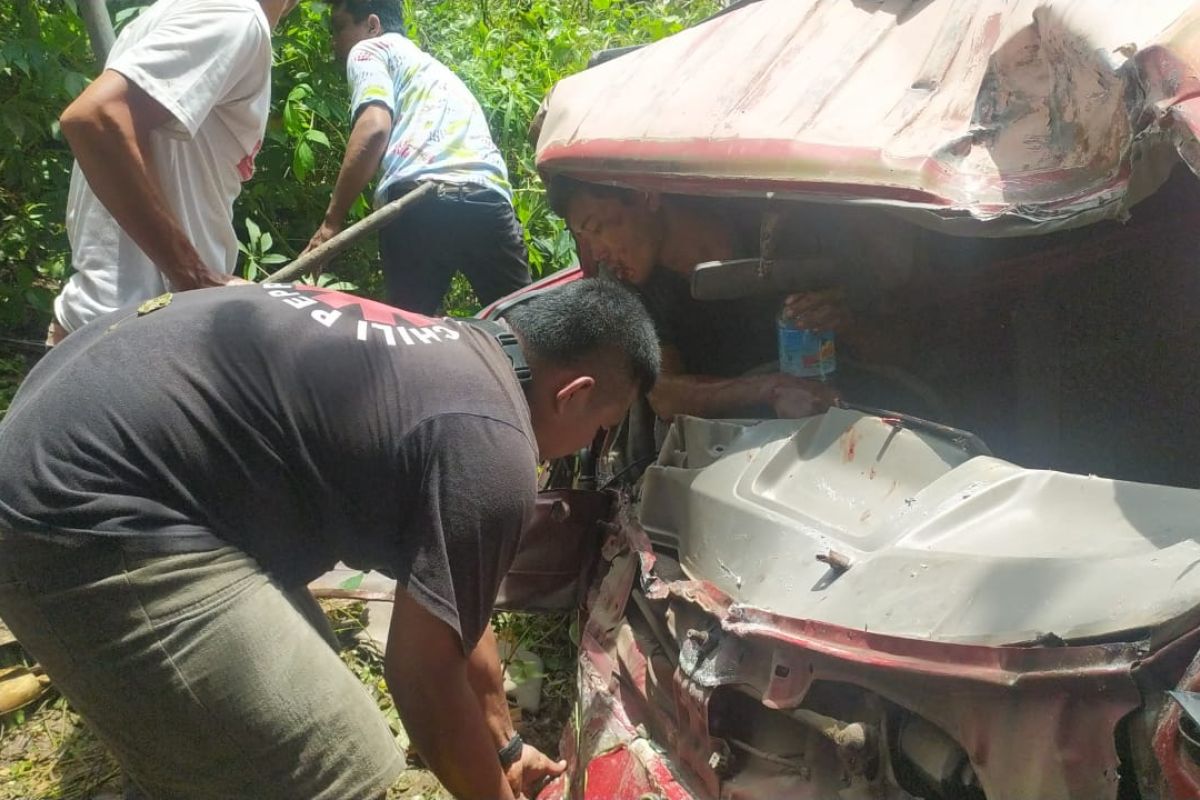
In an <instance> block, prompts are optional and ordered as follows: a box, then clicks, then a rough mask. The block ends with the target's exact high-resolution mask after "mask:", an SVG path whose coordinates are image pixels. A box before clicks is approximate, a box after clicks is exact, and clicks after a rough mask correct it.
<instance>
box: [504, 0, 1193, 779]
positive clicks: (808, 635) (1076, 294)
mask: <svg viewBox="0 0 1200 800" xmlns="http://www.w3.org/2000/svg"><path fill="white" fill-rule="evenodd" d="M544 111H545V114H544V118H543V120H542V121H541V128H540V136H539V140H538V165H539V168H540V169H541V170H542V171H543V173H544V174H545V175H546V176H547V177H552V176H555V175H567V176H570V177H573V178H576V179H579V180H583V181H590V182H595V183H602V184H608V185H614V186H624V187H630V188H634V189H641V190H652V191H655V192H661V193H667V194H672V193H673V194H678V195H687V196H690V197H694V198H709V199H711V201H712V202H713V203H717V204H722V205H723V207H726V208H729V209H731V210H732V209H736V208H739V207H742V206H745V207H752V208H754V209H756V210H758V211H761V212H762V219H763V226H764V232H769V231H768V228H769V227H770V226H771V225H774V224H778V223H776V222H772V221H771V220H777V219H779V218H780V217H779V215H778V214H774V213H768V212H773V211H783V212H785V213H784V215H783V217H784V218H785V219H786V218H787V216H788V214H797V213H798V214H800V215H803V214H804V213H805V210H806V209H817V208H819V209H821V211H822V213H824V214H831V215H834V216H837V215H839V214H844V215H846V218H847V219H860V218H861V219H864V220H867V222H865V223H863V228H862V236H863V237H868V238H869V237H870V236H872V235H874V234H873V233H872V232H873V231H877V230H879V229H878V228H876V227H875V226H873V225H872V224H871V223H870V220H871V219H873V218H879V219H887V220H888V221H889V222H888V228H887V229H888V230H894V229H895V226H897V225H899V226H901V227H902V228H903V229H904V230H905V231H907V233H906V234H905V235H904V237H903V239H902V241H903V245H900V244H895V242H896V241H898V240H896V239H893V240H891V241H892V242H893V244H894V246H893V247H891V249H890V251H894V250H896V249H897V248H900V247H901V246H902V247H903V249H904V251H905V253H906V256H905V257H906V258H909V259H911V260H913V261H914V263H917V264H918V265H919V266H920V267H921V268H922V270H923V271H924V272H925V273H926V274H930V275H933V276H934V279H935V280H934V281H933V282H932V283H931V285H930V287H929V288H928V289H927V290H926V291H923V292H922V294H923V298H924V299H923V304H922V306H921V307H920V308H919V309H918V310H917V311H916V313H917V314H918V315H919V316H921V317H922V318H925V319H929V320H936V324H934V325H929V326H926V328H927V330H926V331H925V332H924V334H923V335H922V338H920V339H919V341H917V342H916V351H917V353H918V354H919V357H918V358H917V359H916V360H915V366H912V367H910V368H908V369H907V374H906V375H905V380H904V381H903V382H904V383H905V384H906V385H909V386H911V385H914V384H919V385H920V386H921V387H922V389H923V391H924V393H925V394H927V395H929V396H931V397H933V398H934V399H935V400H936V401H937V402H936V404H937V406H938V407H939V408H941V409H943V411H942V412H940V413H942V414H944V418H942V417H939V418H934V419H925V418H921V417H919V416H917V415H914V414H912V413H909V409H907V408H905V407H894V408H892V407H891V406H890V405H885V406H884V407H885V408H888V409H889V410H879V409H876V408H863V407H856V405H855V398H854V397H852V396H848V397H846V398H845V399H846V401H847V404H846V406H845V407H842V408H834V409H831V410H830V411H828V412H827V413H825V414H821V415H817V416H812V417H808V418H805V419H798V420H787V419H765V418H764V419H739V420H715V419H700V418H694V417H677V418H676V419H674V420H673V422H672V423H671V424H670V425H669V427H668V426H666V425H663V424H661V423H659V424H657V425H656V424H655V422H654V420H653V418H652V415H648V414H647V412H646V410H645V409H642V410H641V411H640V412H635V413H633V414H631V416H630V419H629V420H628V421H627V423H626V425H625V430H623V431H619V432H614V433H613V434H612V435H610V436H608V437H607V438H606V439H605V440H604V441H603V442H602V443H598V446H597V447H596V448H594V449H593V450H592V451H591V452H589V453H586V454H582V455H581V456H580V457H579V458H578V459H576V460H574V461H573V462H572V463H570V464H566V465H555V468H554V469H553V470H551V473H550V481H551V482H552V483H553V484H554V487H557V488H553V487H552V488H551V489H550V490H549V491H548V492H547V493H546V495H545V497H544V504H545V508H544V511H545V513H544V515H543V517H542V524H540V525H539V526H538V527H536V528H535V529H534V530H533V531H531V532H530V534H529V535H528V536H527V538H526V541H525V543H524V545H523V551H522V553H521V555H520V556H518V563H517V564H516V565H515V566H514V570H513V572H512V574H510V576H509V578H508V580H507V582H506V585H505V588H504V591H503V592H502V597H501V601H502V603H503V604H505V605H507V606H508V607H514V608H547V609H549V608H558V609H562V608H571V607H579V608H581V609H582V612H581V613H582V620H583V624H582V626H581V631H582V633H581V647H580V657H579V700H578V707H577V713H576V716H575V718H574V719H573V720H572V722H571V723H570V724H569V725H568V728H567V730H566V731H565V732H564V735H563V739H562V746H563V752H564V755H565V756H566V757H568V758H569V759H570V762H571V768H570V770H569V774H568V776H567V777H565V778H563V779H560V780H559V781H557V782H556V783H554V784H552V785H550V786H549V787H547V788H546V790H545V791H544V792H543V793H542V794H541V795H540V797H543V798H546V797H549V798H553V797H574V798H647V797H656V798H671V799H672V800H675V799H678V800H682V799H683V798H777V797H778V798H783V797H788V798H814V799H819V800H825V799H827V798H843V799H844V800H850V799H851V798H937V799H939V800H940V799H942V798H947V799H948V798H987V799H988V800H1034V799H1044V800H1067V799H1068V798H1070V799H1072V800H1105V799H1115V798H1122V799H1123V800H1133V798H1141V799H1142V800H1152V798H1163V799H1165V798H1193V797H1200V726H1198V725H1197V721H1198V719H1200V717H1198V716H1197V710H1198V708H1200V703H1196V702H1194V701H1195V700H1196V699H1200V696H1198V695H1193V694H1192V692H1200V656H1198V654H1200V425H1198V424H1197V422H1196V420H1195V408H1196V405H1197V399H1198V398H1200V360H1198V359H1197V358H1196V353H1197V352H1200V351H1198V349H1197V347H1198V345H1200V315H1198V314H1197V313H1196V311H1195V309H1196V308H1197V307H1200V270H1198V269H1197V266H1198V259H1200V257H1198V254H1200V185H1198V184H1197V182H1196V178H1195V175H1194V174H1193V170H1197V169H1200V144H1198V139H1197V137H1198V134H1200V10H1198V9H1197V7H1196V6H1195V4H1194V3H1191V2H1182V1H1181V0H1180V1H1175V0H1154V1H1153V2H1138V3H1129V2H1117V1H1116V0H1088V2H1082V0H1076V1H1075V2H1070V1H1064V0H1041V2H1032V1H1030V2H1026V1H1025V0H1016V1H1015V2H1001V1H1000V0H982V1H981V2H974V1H973V2H962V1H960V0H853V2H851V1H849V0H847V1H846V2H841V1H839V2H828V1H827V0H760V1H759V2H743V3H737V4H735V7H733V8H731V9H729V10H728V11H727V12H726V13H722V14H720V15H718V16H717V17H715V18H714V19H711V20H709V21H708V22H706V23H703V24H701V25H699V26H697V27H695V28H693V29H690V30H687V31H684V32H682V33H680V34H678V35H676V36H673V37H671V38H669V39H666V40H663V41H661V42H658V43H656V44H654V45H651V46H647V47H645V48H642V49H637V50H634V51H633V52H628V53H623V54H621V55H620V56H619V57H617V58H613V59H611V60H608V61H605V62H604V63H602V64H600V65H598V66H595V67H593V68H590V69H588V70H586V71H584V72H582V73H580V74H578V75H575V76H572V77H570V78H568V79H566V80H564V81H563V82H561V83H560V84H559V85H558V86H556V87H555V88H554V90H553V92H552V93H551V95H550V96H549V98H548V101H547V103H546V106H545V109H544ZM872 215H875V217H873V216H872ZM855 224H858V223H855ZM886 249H887V248H885V250H886ZM890 251H889V252H890ZM585 266H588V267H589V268H590V267H591V265H587V264H585ZM778 267H779V265H778V264H776V263H775V262H774V261H773V259H772V258H771V254H770V253H769V252H766V250H765V249H764V253H763V255H762V256H761V257H760V258H759V263H758V264H757V269H756V270H755V271H754V273H753V274H754V275H755V276H757V277H756V278H755V279H754V280H758V279H762V278H763V277H764V276H766V277H770V276H771V275H772V272H773V270H777V269H778ZM851 268H852V267H851V266H850V265H847V267H846V269H851ZM731 274H734V273H731ZM736 274H742V273H736ZM579 275H580V273H579V271H578V270H575V271H572V272H568V273H562V274H558V275H555V276H552V277H551V278H549V279H548V280H547V281H543V282H542V283H541V284H539V285H537V286H535V287H532V289H531V291H552V290H553V286H554V285H556V284H558V283H561V282H563V281H567V280H573V279H576V278H578V277H579ZM793 277H794V276H793ZM739 280H742V279H741V278H739ZM746 280H750V279H746ZM751 282H753V281H751ZM776 283H778V282H776ZM785 288H786V287H785ZM523 296H524V295H517V296H514V297H511V298H508V299H506V300H504V301H501V302H500V303H498V304H497V305H496V306H495V307H493V308H492V309H489V310H488V311H487V312H486V313H487V314H489V315H492V316H496V315H502V314H503V312H504V309H505V308H507V307H510V306H511V305H512V304H513V303H519V302H521V300H522V297H523ZM655 427H657V428H658V432H657V437H656V441H655V442H654V445H655V447H656V449H652V450H651V453H652V456H651V457H652V459H653V463H649V464H647V458H646V456H645V454H644V449H643V451H642V452H638V451H637V450H636V448H632V447H631V445H630V444H629V443H630V442H631V441H633V440H635V439H637V438H639V437H640V438H643V439H644V438H645V436H644V435H643V434H645V433H646V431H647V430H652V429H653V428H655ZM634 429H640V432H639V431H635V430H634ZM968 431H969V432H968ZM634 433H638V436H634V435H633V434H634ZM652 438H655V437H652Z"/></svg>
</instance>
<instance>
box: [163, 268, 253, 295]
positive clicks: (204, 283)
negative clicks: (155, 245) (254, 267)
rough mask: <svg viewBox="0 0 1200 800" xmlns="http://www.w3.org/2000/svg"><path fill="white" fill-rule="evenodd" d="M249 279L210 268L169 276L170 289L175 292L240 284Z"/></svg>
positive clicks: (246, 282) (245, 282)
mask: <svg viewBox="0 0 1200 800" xmlns="http://www.w3.org/2000/svg"><path fill="white" fill-rule="evenodd" d="M248 283H250V281H248V280H245V279H243V278H239V277H237V276H236V275H226V274H225V273H223V272H214V271H213V270H211V269H203V270H197V271H193V272H188V273H180V274H178V275H176V276H174V277H172V278H171V289H172V290H173V291H176V292H186V291H188V290H190V289H210V288H212V287H214V286H241V285H245V284H248Z"/></svg>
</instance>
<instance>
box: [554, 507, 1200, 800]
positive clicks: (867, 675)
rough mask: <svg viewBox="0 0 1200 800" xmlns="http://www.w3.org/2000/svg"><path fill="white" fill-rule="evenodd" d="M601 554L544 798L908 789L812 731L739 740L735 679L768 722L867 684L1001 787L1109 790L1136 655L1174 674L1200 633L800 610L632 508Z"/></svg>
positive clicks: (1100, 795)
mask: <svg viewBox="0 0 1200 800" xmlns="http://www.w3.org/2000/svg"><path fill="white" fill-rule="evenodd" d="M604 557H605V559H606V566H605V568H604V570H605V571H604V572H603V573H602V577H601V579H600V581H599V582H598V583H597V584H596V587H595V591H594V592H593V594H592V596H591V599H590V601H589V608H590V609H591V612H592V613H591V615H590V617H589V619H588V621H587V624H586V626H585V630H584V635H583V646H582V653H581V658H580V675H581V680H580V705H579V717H578V720H577V723H576V724H574V725H572V726H570V727H569V728H568V730H567V731H566V732H565V733H564V737H563V753H564V756H566V757H567V758H568V759H569V760H570V763H571V769H570V772H569V774H570V776H571V777H570V778H564V779H560V780H559V781H557V782H556V783H555V784H553V785H552V786H551V787H550V788H549V790H548V792H547V793H546V794H545V795H544V796H546V797H551V798H559V797H565V796H570V797H582V798H602V797H603V798H608V797H636V796H643V795H644V794H646V793H650V794H653V795H657V796H660V797H671V798H680V799H681V800H686V799H688V798H693V797H695V798H716V797H729V798H734V797H737V798H750V797H781V796H788V797H798V798H814V800H815V798H827V797H834V796H837V797H841V798H867V797H871V798H891V799H892V800H907V798H910V797H911V795H909V794H908V793H907V792H905V791H904V790H903V789H902V788H900V787H899V786H898V785H896V784H895V782H894V779H893V778H892V777H891V775H890V772H891V771H890V770H888V769H881V768H876V767H864V766H863V765H862V764H861V763H860V764H858V765H857V766H856V765H855V764H854V763H853V762H851V761H845V760H843V761H842V762H841V763H836V762H835V763H830V758H831V756H829V753H830V752H832V751H831V750H830V747H829V746H826V747H825V748H824V750H823V751H822V749H821V748H819V747H816V746H815V745H814V743H816V742H819V741H820V737H819V736H818V735H817V734H810V735H809V737H808V742H807V743H805V742H802V741H797V740H793V741H791V742H790V747H789V746H788V745H789V742H788V740H787V739H785V738H779V737H776V738H775V739H774V740H773V741H772V740H770V739H763V740H756V741H754V742H750V741H746V740H739V739H738V738H736V736H735V735H733V734H731V732H730V726H729V721H728V717H729V716H730V715H729V714H727V713H726V711H725V710H722V709H721V708H718V707H717V705H718V703H717V696H718V694H719V693H721V692H727V693H728V692H730V691H734V692H738V693H741V694H742V695H744V696H746V697H749V698H751V703H752V705H754V706H759V705H761V708H762V714H763V715H764V716H763V719H764V720H765V719H766V718H767V715H770V714H771V713H775V712H772V711H771V710H772V709H776V710H778V713H779V714H783V715H785V716H787V717H788V718H790V719H795V718H797V717H802V716H805V715H807V716H808V717H813V718H816V719H818V720H820V719H824V717H823V716H822V715H821V714H813V713H811V712H804V711H797V709H803V708H804V706H805V705H806V704H807V703H809V698H810V695H812V694H813V693H814V692H817V691H818V687H822V686H823V687H825V688H826V692H828V688H829V687H840V688H838V689H837V691H838V692H839V694H838V695H837V697H838V698H839V699H840V702H842V703H843V706H842V707H843V709H845V708H850V707H852V706H853V705H854V703H855V700H854V699H853V698H854V697H855V696H856V695H869V696H873V697H876V698H881V699H882V700H884V701H886V702H887V703H888V704H889V705H888V706H887V708H889V709H892V711H889V712H888V713H893V714H894V713H896V712H895V710H894V709H896V708H900V709H904V710H905V712H903V713H911V714H914V715H917V717H919V718H920V719H922V720H927V721H928V724H931V725H934V726H936V728H937V730H939V731H942V732H944V734H945V735H946V736H948V737H950V738H951V739H952V740H953V741H954V742H957V743H958V744H959V745H961V747H962V748H963V753H964V754H965V755H966V756H968V757H969V765H970V769H969V779H970V780H971V781H972V782H974V785H977V786H978V787H979V788H980V789H981V790H982V791H984V792H986V795H987V796H988V797H992V798H1027V797H1038V798H1043V799H1044V800H1084V799H1085V798H1086V800H1103V799H1105V798H1108V799H1110V800H1111V799H1112V798H1115V797H1116V796H1117V788H1118V777H1119V765H1120V761H1119V758H1118V755H1117V751H1116V744H1115V742H1116V731H1117V728H1118V725H1119V724H1120V723H1121V721H1122V720H1123V719H1125V718H1126V717H1128V716H1129V715H1130V714H1131V713H1132V712H1133V711H1134V710H1135V709H1137V708H1138V707H1139V706H1140V705H1141V704H1142V702H1143V700H1142V697H1141V696H1140V694H1139V690H1138V685H1139V681H1138V679H1137V678H1136V674H1137V671H1138V669H1139V665H1140V664H1145V665H1151V666H1154V667H1156V668H1157V667H1162V666H1163V665H1164V664H1166V662H1170V663H1171V666H1170V667H1169V668H1168V669H1166V670H1165V671H1166V672H1168V673H1170V672H1174V674H1176V675H1178V674H1179V673H1180V672H1181V671H1182V666H1180V664H1186V663H1187V662H1188V661H1190V660H1191V658H1192V656H1193V655H1194V653H1195V650H1196V646H1197V643H1198V641H1200V639H1198V636H1197V634H1196V633H1195V632H1192V633H1189V634H1187V635H1185V636H1182V637H1180V638H1179V639H1177V640H1175V641H1174V642H1172V643H1171V644H1169V645H1167V646H1165V647H1163V648H1161V649H1159V650H1158V651H1157V652H1153V653H1151V652H1150V651H1149V650H1148V649H1147V647H1146V645H1145V643H1128V644H1109V645H1102V644H1092V645H1081V646H1073V647H1018V648H1014V647H987V646H979V645H963V644H946V643H941V642H933V641H921V640H915V639H904V638H898V637H893V636H887V635H881V634H876V633H873V632H868V631H862V630H854V629H850V628H844V627H840V626H836V625H829V624H826V623H823V622H816V621H812V620H800V619H793V618H788V617H784V616H780V615H777V614H772V613H770V612H767V611H765V610H763V609H758V608H753V607H750V606H746V605H742V604H739V603H737V602H735V601H734V600H733V599H732V598H731V597H730V596H729V595H728V594H726V593H724V592H722V591H721V590H720V589H718V588H716V587H715V586H714V585H712V584H711V583H708V582H706V581H702V580H689V579H687V578H686V577H685V578H678V577H669V576H671V575H677V574H678V573H677V567H674V566H671V565H667V564H665V561H669V559H667V557H666V556H662V555H657V556H656V554H655V553H654V552H653V550H652V548H651V544H650V539H649V538H648V536H647V535H646V533H645V532H644V531H643V530H642V529H641V528H640V526H639V525H638V523H637V522H636V520H635V519H634V518H633V517H632V515H630V514H625V515H624V517H623V519H622V524H621V526H620V530H619V531H618V532H617V533H616V534H614V535H613V537H612V538H611V539H610V540H609V542H608V543H607V544H606V546H605V548H604ZM660 562H664V563H660ZM631 590H632V593H631ZM648 604H654V609H655V610H652V611H647V608H648ZM659 612H661V614H660V613H659ZM635 619H641V620H642V622H641V623H640V624H639V623H636V622H635ZM647 625H649V627H650V628H652V629H654V631H655V632H654V633H653V634H651V633H647V630H648V629H647V627H646V626H647ZM668 651H673V652H668ZM672 659H674V660H673V661H672ZM829 698H830V695H829V694H828V693H827V694H826V695H825V701H824V703H825V705H826V706H828V705H829V702H830V701H829ZM762 727H764V728H765V727H767V726H762ZM850 727H851V726H843V732H844V730H845V729H848V728H850ZM885 730H886V725H880V726H876V728H875V731H876V732H875V735H876V736H878V735H882V734H881V733H880V731H885ZM743 735H744V736H746V737H747V738H750V737H752V736H753V735H755V734H754V732H753V731H752V732H751V733H748V734H743ZM826 735H828V732H826ZM832 738H837V737H832ZM843 744H845V743H843ZM882 752H884V753H886V752H887V748H886V747H885V748H883V750H882ZM823 759H824V760H823ZM965 774H967V773H964V775H965Z"/></svg>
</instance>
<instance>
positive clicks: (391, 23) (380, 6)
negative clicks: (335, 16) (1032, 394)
mask: <svg viewBox="0 0 1200 800" xmlns="http://www.w3.org/2000/svg"><path fill="white" fill-rule="evenodd" d="M330 6H331V7H332V8H333V9H334V10H335V11H336V10H337V9H339V8H340V9H343V10H344V11H345V12H346V13H347V14H349V15H350V18H351V19H353V20H354V21H355V22H362V21H363V20H364V19H366V18H367V17H368V16H370V15H371V14H374V15H375V16H377V17H379V24H380V25H382V26H383V29H384V30H385V31H387V32H388V33H404V11H403V9H401V7H400V0H332V2H331V3H330Z"/></svg>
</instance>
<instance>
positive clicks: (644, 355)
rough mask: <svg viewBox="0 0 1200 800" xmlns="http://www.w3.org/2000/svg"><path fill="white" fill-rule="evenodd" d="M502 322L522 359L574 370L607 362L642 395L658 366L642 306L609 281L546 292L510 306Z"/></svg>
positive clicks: (653, 335) (655, 338)
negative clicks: (520, 344)
mask: <svg viewBox="0 0 1200 800" xmlns="http://www.w3.org/2000/svg"><path fill="white" fill-rule="evenodd" d="M505 319H506V320H507V321H508V324H509V325H511V326H512V328H513V330H515V331H516V332H517V333H518V334H520V336H521V338H522V339H523V340H524V342H525V351H526V352H525V356H526V358H528V359H529V361H530V366H531V367H533V369H534V371H535V372H536V370H537V364H538V363H539V362H542V363H546V362H549V363H551V364H558V365H562V366H574V365H577V364H579V363H580V362H583V361H587V360H590V359H596V358H599V359H602V360H608V359H613V360H614V362H615V363H614V364H613V366H614V367H615V368H617V369H620V370H622V371H624V372H625V373H626V375H628V377H629V379H630V381H631V382H632V383H635V384H637V386H638V387H639V388H640V389H641V390H642V391H643V392H648V391H650V389H651V388H652V387H653V386H654V381H655V380H657V379H658V370H659V366H660V365H661V362H662V354H661V353H660V352H659V347H658V335H657V334H656V333H655V330H654V322H653V321H651V319H650V315H649V313H647V311H646V307H645V306H644V305H642V301H641V300H640V299H639V298H638V296H637V295H636V294H635V293H634V292H633V291H632V290H630V289H628V288H626V287H624V286H622V285H621V284H619V283H616V282H615V281H610V280H605V279H601V278H587V279H584V280H579V281H575V282H574V283H569V284H567V285H566V286H563V287H561V288H557V289H551V290H549V291H546V292H544V293H543V294H540V295H538V296H537V297H534V298H532V299H530V300H528V301H526V302H524V303H521V304H520V305H518V306H516V307H514V308H513V309H512V310H510V311H509V312H508V313H507V314H506V315H505Z"/></svg>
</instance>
